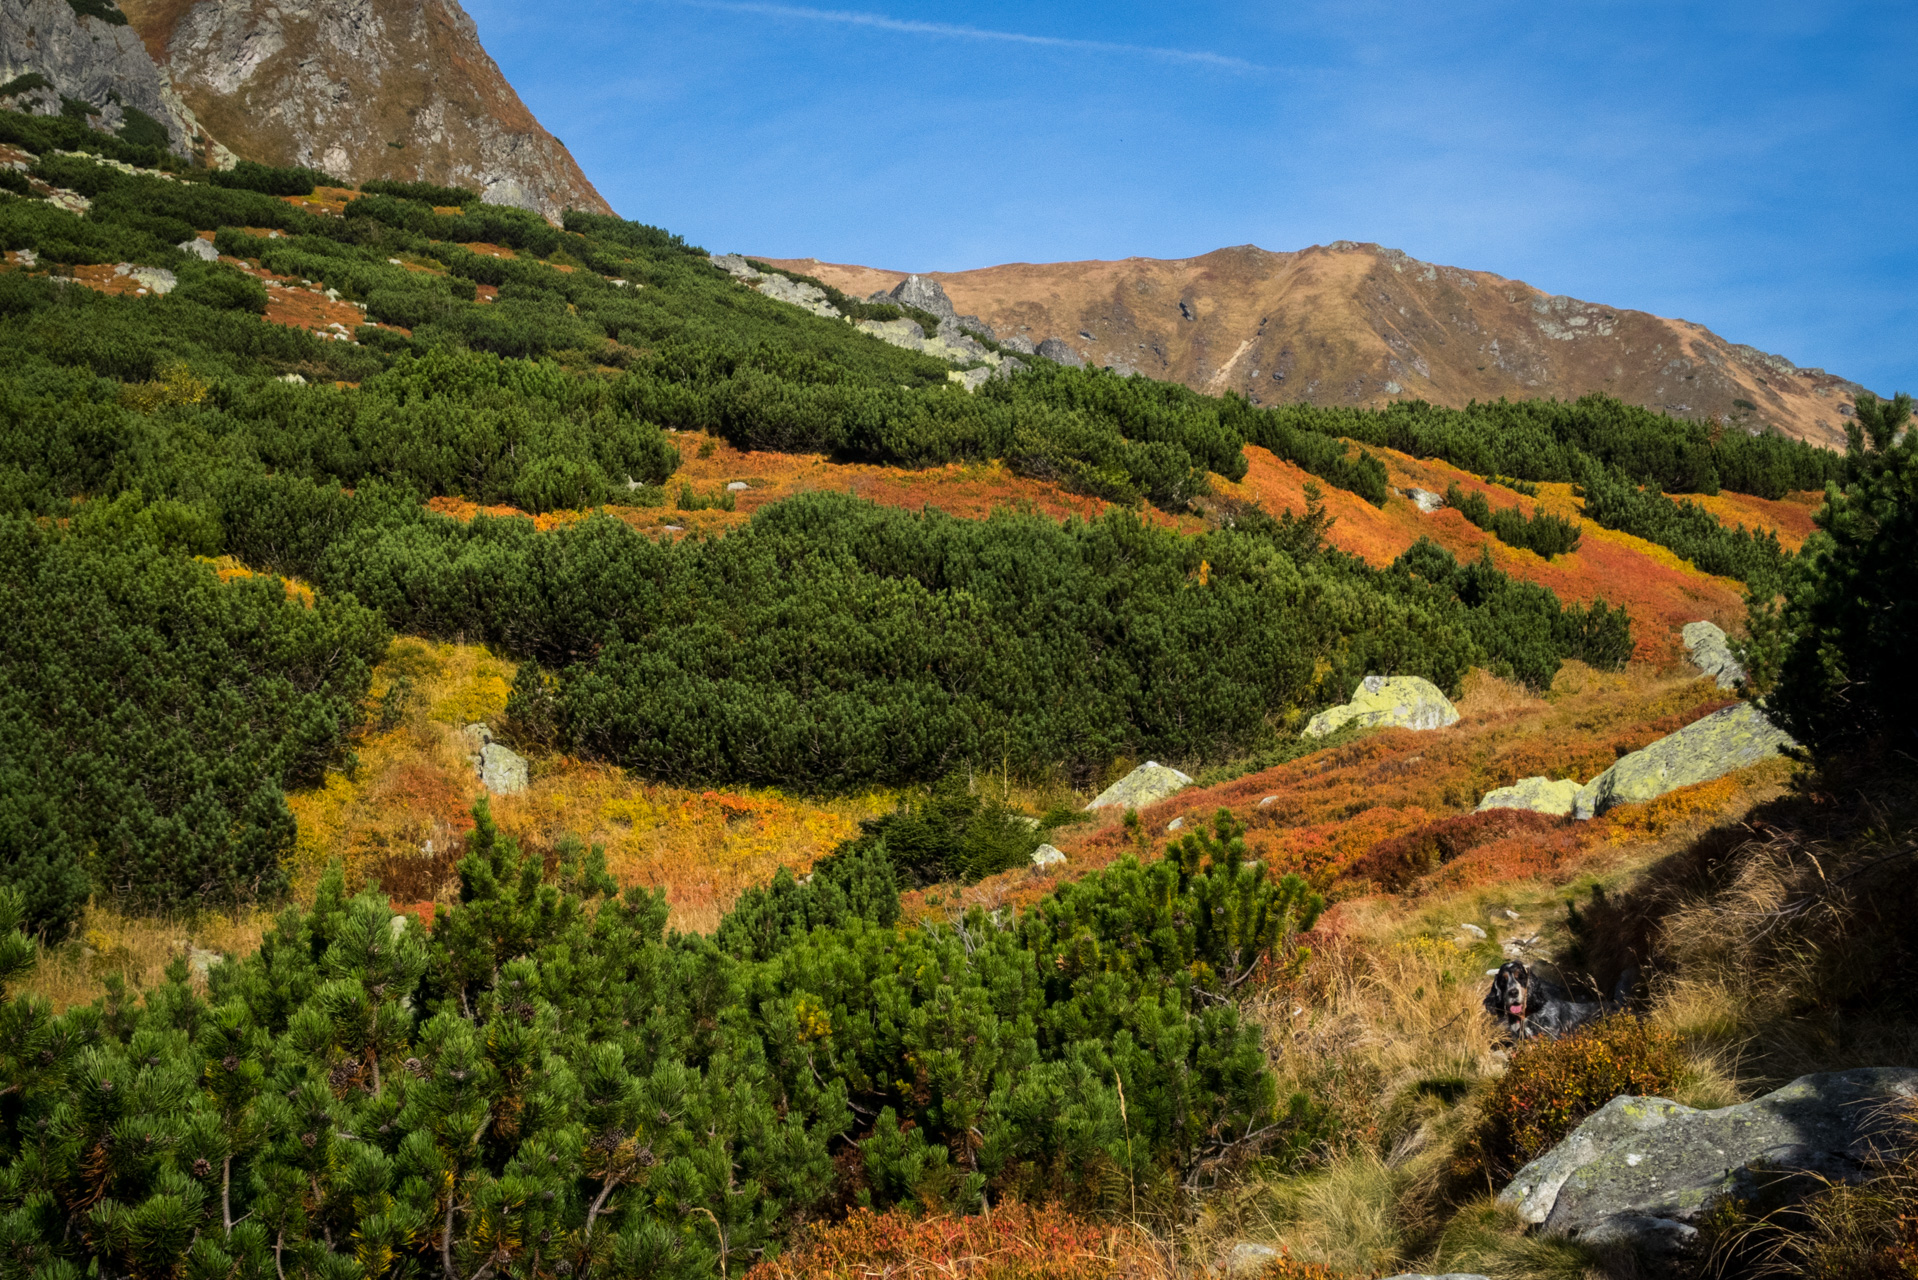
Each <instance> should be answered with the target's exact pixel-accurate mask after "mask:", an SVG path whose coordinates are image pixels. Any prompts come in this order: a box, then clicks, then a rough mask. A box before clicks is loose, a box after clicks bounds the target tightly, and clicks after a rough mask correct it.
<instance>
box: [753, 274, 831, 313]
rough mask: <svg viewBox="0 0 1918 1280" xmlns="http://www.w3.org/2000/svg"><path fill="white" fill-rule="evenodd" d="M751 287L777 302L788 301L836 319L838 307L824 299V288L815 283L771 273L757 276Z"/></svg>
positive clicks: (801, 308)
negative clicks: (756, 281)
mask: <svg viewBox="0 0 1918 1280" xmlns="http://www.w3.org/2000/svg"><path fill="white" fill-rule="evenodd" d="M753 288H755V289H757V290H759V292H761V293H763V294H765V295H766V296H767V297H768V298H772V299H774V300H775V301H778V302H785V303H790V304H791V305H793V306H795V307H798V308H799V309H800V310H802V311H810V312H812V313H813V314H814V315H816V316H821V317H823V318H825V319H828V320H831V319H836V318H837V317H838V315H839V309H838V308H837V307H835V306H833V305H832V303H830V302H828V301H826V292H825V290H823V289H821V288H819V287H818V286H817V285H810V284H801V283H800V282H799V281H797V280H794V279H791V278H790V277H787V276H782V275H779V274H778V273H776V272H775V273H772V274H769V275H763V276H760V277H759V280H758V283H756V284H754V285H753Z"/></svg>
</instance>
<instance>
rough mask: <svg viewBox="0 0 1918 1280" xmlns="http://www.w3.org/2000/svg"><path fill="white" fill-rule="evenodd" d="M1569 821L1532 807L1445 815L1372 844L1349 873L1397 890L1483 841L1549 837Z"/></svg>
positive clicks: (1542, 838)
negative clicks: (1447, 816) (1404, 832)
mask: <svg viewBox="0 0 1918 1280" xmlns="http://www.w3.org/2000/svg"><path fill="white" fill-rule="evenodd" d="M1564 827H1565V819H1563V818H1556V817H1553V816H1551V815H1550V814H1544V813H1533V812H1531V811H1530V810H1527V809H1488V810H1486V811H1485V812H1484V813H1467V814H1461V815H1460V816H1458V817H1456V818H1442V819H1440V820H1439V821H1437V822H1431V823H1427V824H1426V825H1425V826H1422V827H1420V828H1418V829H1417V830H1416V831H1409V832H1407V833H1406V834H1404V835H1402V836H1395V837H1394V838H1392V839H1390V840H1385V841H1381V842H1380V843H1378V844H1376V845H1373V846H1372V848H1371V849H1369V850H1368V851H1366V853H1364V854H1363V855H1362V856H1360V857H1359V858H1358V859H1357V860H1356V861H1354V862H1353V864H1352V866H1351V868H1350V869H1349V871H1348V872H1347V874H1348V875H1350V876H1352V877H1354V878H1357V879H1367V880H1372V881H1374V882H1376V883H1377V884H1378V885H1379V887H1380V888H1382V889H1388V890H1392V891H1397V890H1400V889H1404V888H1406V887H1407V886H1409V885H1410V884H1412V882H1413V881H1415V880H1417V879H1419V878H1420V877H1421V876H1424V875H1428V874H1430V873H1431V872H1433V871H1436V870H1438V868H1440V867H1442V866H1444V865H1445V864H1446V863H1448V862H1451V861H1453V860H1454V859H1457V858H1461V857H1463V856H1465V855H1466V854H1468V853H1470V852H1471V851H1472V850H1474V849H1476V848H1478V847H1479V846H1481V845H1487V844H1491V843H1493V842H1494V841H1500V840H1511V839H1514V838H1517V839H1520V840H1524V839H1526V838H1531V839H1536V840H1538V841H1539V842H1540V843H1546V842H1549V841H1551V840H1552V839H1553V838H1554V837H1556V836H1557V835H1559V834H1560V833H1561V832H1562V831H1563V829H1564Z"/></svg>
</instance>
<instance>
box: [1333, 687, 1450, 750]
mask: <svg viewBox="0 0 1918 1280" xmlns="http://www.w3.org/2000/svg"><path fill="white" fill-rule="evenodd" d="M1457 723H1458V708H1457V707H1454V706H1453V705H1452V703H1451V700H1450V699H1448V698H1447V697H1446V696H1445V695H1444V694H1442V693H1440V692H1439V690H1438V686H1437V685H1435V684H1433V683H1432V682H1431V681H1430V680H1427V679H1425V678H1423V677H1421V676H1367V677H1365V679H1363V680H1361V681H1360V682H1359V687H1358V688H1357V689H1355V690H1353V691H1352V700H1351V701H1350V702H1348V703H1346V704H1345V705H1344V706H1342V707H1333V708H1331V709H1330V710H1327V711H1321V712H1319V714H1317V715H1315V716H1313V717H1312V720H1311V723H1309V724H1307V725H1306V726H1305V736H1306V737H1308V738H1323V737H1324V736H1325V735H1327V734H1329V733H1336V732H1338V731H1339V730H1340V729H1343V728H1344V727H1345V726H1346V725H1348V724H1356V725H1358V726H1359V727H1360V728H1362V729H1390V728H1397V729H1443V728H1445V727H1446V726H1448V725H1454V724H1457Z"/></svg>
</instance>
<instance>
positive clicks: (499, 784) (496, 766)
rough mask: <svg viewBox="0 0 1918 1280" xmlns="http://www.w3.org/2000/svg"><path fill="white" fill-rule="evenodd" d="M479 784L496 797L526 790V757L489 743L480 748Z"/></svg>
mask: <svg viewBox="0 0 1918 1280" xmlns="http://www.w3.org/2000/svg"><path fill="white" fill-rule="evenodd" d="M479 769H480V783H481V784H482V785H483V786H485V788H486V789H487V790H488V791H490V792H492V793H493V794H494V795H496V796H510V795H516V794H518V793H519V792H521V791H524V790H526V785H527V782H528V772H529V771H528V766H527V761H526V757H525V756H522V755H520V754H519V753H518V752H516V751H514V750H513V749H512V748H510V747H507V746H504V745H502V744H500V743H497V742H489V743H487V744H486V745H485V746H484V747H481V748H480V766H479Z"/></svg>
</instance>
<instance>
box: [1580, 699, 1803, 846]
mask: <svg viewBox="0 0 1918 1280" xmlns="http://www.w3.org/2000/svg"><path fill="white" fill-rule="evenodd" d="M1797 745H1798V744H1797V743H1795V742H1793V741H1792V737H1791V735H1790V734H1788V733H1786V732H1785V731H1784V730H1783V729H1780V728H1778V727H1777V726H1776V725H1774V724H1773V723H1772V722H1771V721H1769V720H1767V719H1766V718H1765V713H1764V712H1762V711H1760V710H1759V709H1758V708H1757V707H1756V706H1754V705H1753V704H1751V703H1749V702H1741V703H1739V704H1738V705H1737V706H1735V707H1726V708H1725V709H1724V710H1723V711H1714V712H1712V713H1711V714H1710V715H1708V716H1706V717H1705V718H1704V719H1703V720H1696V721H1693V722H1692V723H1691V724H1688V725H1686V726H1685V727H1684V728H1683V729H1680V730H1679V731H1678V732H1677V733H1672V734H1667V735H1666V736H1665V737H1663V738H1660V739H1659V740H1658V741H1657V742H1654V743H1652V745H1651V746H1649V747H1645V748H1644V749H1642V750H1639V751H1634V752H1632V753H1631V754H1630V755H1628V756H1625V757H1623V758H1621V759H1620V760H1619V761H1618V763H1617V764H1614V765H1613V766H1612V767H1611V768H1609V769H1607V770H1606V771H1605V772H1603V773H1601V774H1599V775H1598V776H1597V777H1596V778H1593V779H1592V780H1591V781H1590V782H1588V783H1586V784H1585V785H1584V786H1583V787H1581V788H1580V789H1579V793H1578V797H1577V798H1576V799H1575V800H1574V801H1573V803H1572V816H1573V817H1574V818H1594V817H1597V816H1598V815H1599V814H1601V813H1603V812H1605V811H1606V810H1607V809H1609V808H1611V807H1612V806H1613V805H1616V804H1643V803H1644V802H1645V801H1647V800H1656V799H1657V798H1658V797H1660V796H1662V795H1664V794H1665V793H1666V792H1667V791H1676V790H1677V789H1678V788H1680V787H1689V786H1692V785H1694V784H1696V783H1700V782H1710V781H1711V780H1712V779H1714V778H1722V777H1724V776H1725V775H1726V774H1728V773H1730V772H1732V771H1733V770H1734V769H1744V768H1747V767H1749V766H1751V765H1755V764H1757V763H1758V762H1759V761H1761V760H1768V759H1770V758H1771V757H1772V756H1776V755H1781V754H1783V753H1784V752H1785V751H1786V750H1787V749H1788V748H1791V747H1795V746H1797Z"/></svg>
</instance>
